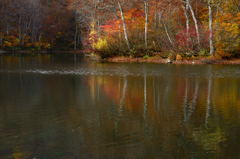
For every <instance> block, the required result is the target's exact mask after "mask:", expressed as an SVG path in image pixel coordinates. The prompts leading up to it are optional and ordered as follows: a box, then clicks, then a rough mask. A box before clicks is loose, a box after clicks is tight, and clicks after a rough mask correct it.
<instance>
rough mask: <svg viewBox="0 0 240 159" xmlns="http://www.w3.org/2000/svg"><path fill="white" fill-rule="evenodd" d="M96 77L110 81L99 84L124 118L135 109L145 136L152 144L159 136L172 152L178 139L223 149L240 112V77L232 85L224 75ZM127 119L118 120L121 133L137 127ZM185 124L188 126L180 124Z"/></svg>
mask: <svg viewBox="0 0 240 159" xmlns="http://www.w3.org/2000/svg"><path fill="white" fill-rule="evenodd" d="M95 78H102V79H104V83H103V82H100V83H95V86H94V87H100V89H101V90H102V91H103V92H104V94H106V95H107V97H108V98H110V99H111V100H113V102H114V103H115V104H114V105H117V107H118V109H117V110H116V111H118V110H122V112H121V116H125V115H127V114H129V113H131V114H132V113H133V114H135V115H136V116H137V118H138V121H137V123H134V125H138V126H139V127H137V128H138V129H140V134H141V135H143V136H146V138H149V140H150V141H146V142H147V143H149V142H151V139H154V140H158V143H161V144H160V145H161V146H164V148H165V149H166V151H168V150H169V151H171V150H172V151H173V150H174V148H176V145H175V144H176V141H178V140H183V139H184V140H185V139H187V138H193V139H194V141H195V142H196V147H198V149H199V148H201V149H202V150H203V151H208V150H213V151H218V152H221V151H220V147H219V146H220V143H221V142H225V141H226V136H228V135H229V134H228V133H229V132H228V131H227V130H225V129H224V128H223V127H225V126H226V125H225V124H226V123H225V121H229V119H230V120H231V122H233V123H235V121H233V119H235V117H236V116H232V113H233V112H235V113H234V114H235V115H238V114H239V106H240V104H239V99H237V97H238V96H239V93H238V85H239V81H238V80H233V81H231V82H230V83H231V84H227V85H226V83H229V82H223V81H222V80H223V79H218V78H217V79H212V78H209V79H201V80H199V79H196V78H185V77H176V78H173V79H168V80H166V78H164V77H154V76H152V77H149V76H148V77H145V76H143V77H138V78H136V77H132V76H127V77H114V76H105V77H92V80H93V79H95ZM90 81H91V80H90ZM95 81H96V80H95ZM100 81H103V80H100ZM126 81H127V87H126ZM222 83H224V84H223V85H222ZM224 85H225V86H224ZM126 88H127V90H126ZM146 88H147V89H146ZM226 89H227V90H226ZM123 94H125V98H123V96H122V95H123ZM230 96H231V98H233V99H231V98H229V97H230ZM123 100H124V102H123ZM123 103H124V104H123ZM181 103H182V104H181ZM121 107H122V108H121ZM115 113H117V114H118V113H119V112H115ZM118 115H119V114H118ZM121 120H124V119H118V131H120V129H121V128H122V129H128V130H130V131H131V127H134V126H133V125H132V124H133V123H131V121H128V124H126V123H125V124H124V125H122V126H120V125H121V122H122V121H121ZM229 122H230V121H229ZM184 123H185V124H184ZM220 123H221V124H220ZM146 124H147V125H146ZM182 124H184V126H183V127H181V126H180V125H182ZM146 126H147V127H146ZM112 129H114V128H112ZM118 133H120V132H118ZM167 134H169V135H167ZM178 135H180V136H181V137H178ZM160 136H161V137H160ZM203 138H204V140H202V139H203ZM178 146H182V149H183V150H182V152H179V153H187V152H184V149H185V148H186V147H187V145H178ZM189 155H190V154H189ZM199 155H200V154H199Z"/></svg>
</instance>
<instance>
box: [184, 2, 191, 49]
mask: <svg viewBox="0 0 240 159" xmlns="http://www.w3.org/2000/svg"><path fill="white" fill-rule="evenodd" d="M187 6H188V4H187ZM182 7H183V11H184V16H185V18H186V28H187V39H186V41H187V49H188V48H189V47H188V41H189V29H190V27H189V14H188V11H187V8H188V7H186V8H185V7H184V6H183V5H182Z"/></svg>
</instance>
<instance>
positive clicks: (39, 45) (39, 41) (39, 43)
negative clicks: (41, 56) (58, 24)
mask: <svg viewBox="0 0 240 159" xmlns="http://www.w3.org/2000/svg"><path fill="white" fill-rule="evenodd" d="M42 33H43V32H41V34H40V35H39V37H38V47H39V48H40V47H41V37H42Z"/></svg>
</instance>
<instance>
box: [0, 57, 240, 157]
mask: <svg viewBox="0 0 240 159" xmlns="http://www.w3.org/2000/svg"><path fill="white" fill-rule="evenodd" d="M69 56H70V57H67V58H66V56H64V55H61V56H58V57H56V56H52V55H47V54H45V55H36V56H35V55H32V56H24V55H21V56H17V55H16V56H6V55H4V54H1V55H0V66H1V72H0V73H1V76H0V88H1V92H0V102H1V107H0V143H1V145H3V146H1V147H3V149H4V150H6V151H4V152H5V153H4V154H7V153H10V154H11V155H26V156H28V155H30V156H29V157H30V158H34V157H35V156H33V155H39V156H40V154H44V155H45V156H47V157H48V158H59V156H58V154H63V156H67V157H69V158H72V156H83V154H84V155H85V154H87V156H83V158H84V157H86V158H97V157H99V156H100V157H103V158H104V157H105V158H117V157H119V156H120V157H122V158H141V157H145V156H146V158H149V157H151V158H154V157H155V158H166V157H169V156H170V157H176V158H177V157H180V158H181V157H183V158H184V157H185V158H191V157H196V158H207V157H209V155H210V157H212V158H217V157H218V155H219V156H221V157H222V156H223V157H225V156H226V157H227V156H228V155H229V152H228V150H229V149H227V148H226V145H227V146H229V145H232V146H233V148H231V150H229V151H233V152H234V150H236V148H238V147H239V143H238V142H234V141H237V140H239V135H238V133H237V132H239V128H240V127H239V121H238V120H237V119H238V118H239V111H240V108H239V107H240V100H239V98H238V97H239V93H240V92H239V88H240V87H239V85H240V84H239V80H238V79H237V78H216V76H203V77H202V76H200V75H198V76H188V75H186V74H184V70H185V69H186V67H185V66H176V67H175V66H172V65H171V66H166V65H164V66H162V67H165V68H164V71H166V72H164V74H161V75H158V76H157V75H149V74H147V72H148V71H149V70H148V69H150V70H151V69H152V68H151V67H153V68H155V66H156V65H142V64H141V65H138V64H136V65H135V64H130V65H131V68H132V67H134V69H139V67H142V68H141V69H140V70H141V71H142V72H143V75H139V76H135V75H134V74H131V75H126V76H124V75H116V74H115V75H111V73H109V74H107V75H96V74H94V73H93V74H90V73H89V74H87V75H75V74H65V75H61V74H58V73H55V74H44V75H40V74H39V73H33V72H28V73H27V72H24V70H26V69H27V70H28V69H33V67H34V68H35V69H37V68H41V69H43V70H48V69H49V70H53V69H58V70H61V69H65V68H64V67H62V66H63V65H64V66H68V67H72V68H74V69H75V68H79V67H81V68H91V69H90V70H94V69H96V70H97V71H99V70H101V69H102V70H101V71H103V70H104V71H105V70H108V72H111V71H113V70H114V71H118V69H120V68H121V69H122V70H124V69H125V68H127V67H125V68H124V69H123V68H122V66H121V67H114V68H113V66H116V65H117V64H107V63H92V62H89V61H86V62H84V63H83V62H81V57H78V56H74V55H69ZM69 59H70V61H71V64H69V61H68V60H69ZM125 66H127V64H126V65H125ZM158 66H159V65H157V69H159V68H158ZM196 67H197V66H196ZM199 67H200V68H201V70H202V68H205V69H207V70H208V74H213V72H214V71H216V70H219V69H220V68H221V67H222V66H199ZM229 67H231V66H229ZM234 67H235V66H234ZM111 69H112V70H111ZM10 70H11V71H12V72H11V71H10ZM173 70H177V74H174V75H172V74H171V75H170V74H168V73H167V71H170V72H171V71H172V72H174V71H173ZM93 72H94V71H93ZM144 73H145V74H144ZM6 119H7V120H6ZM233 129H234V131H233ZM29 145H31V148H29V147H30V146H29ZM32 145H34V146H32ZM235 147H236V148H235ZM69 149H71V151H70V152H69ZM0 150H2V149H0ZM56 150H59V151H58V152H56ZM32 152H34V154H31V153H32ZM236 152H238V151H237V150H236V151H235V153H236ZM233 154H234V153H233ZM6 157H8V156H6Z"/></svg>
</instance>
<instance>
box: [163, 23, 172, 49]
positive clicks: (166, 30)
mask: <svg viewBox="0 0 240 159" xmlns="http://www.w3.org/2000/svg"><path fill="white" fill-rule="evenodd" d="M164 28H165V32H166V34H167V37H168V40H169V42H170V43H171V45H172V46H173V42H172V40H171V38H170V36H169V34H168V31H167V28H166V24H164Z"/></svg>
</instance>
